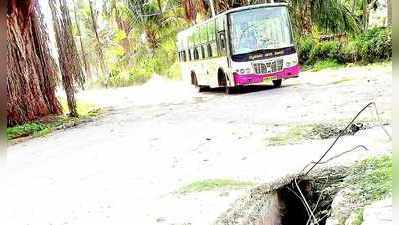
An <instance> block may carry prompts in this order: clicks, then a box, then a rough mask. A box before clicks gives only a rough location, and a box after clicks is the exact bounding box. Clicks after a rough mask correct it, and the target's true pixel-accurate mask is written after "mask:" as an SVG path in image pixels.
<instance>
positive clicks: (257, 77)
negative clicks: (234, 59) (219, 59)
mask: <svg viewBox="0 0 399 225" xmlns="http://www.w3.org/2000/svg"><path fill="white" fill-rule="evenodd" d="M300 72H301V68H300V67H299V65H296V66H293V67H289V68H285V69H283V70H282V71H280V72H277V73H270V74H237V73H234V75H233V76H234V82H235V85H248V84H256V83H263V82H264V81H267V80H279V79H289V78H294V77H298V76H299V73H300Z"/></svg>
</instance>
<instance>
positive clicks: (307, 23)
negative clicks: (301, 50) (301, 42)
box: [301, 0, 312, 35]
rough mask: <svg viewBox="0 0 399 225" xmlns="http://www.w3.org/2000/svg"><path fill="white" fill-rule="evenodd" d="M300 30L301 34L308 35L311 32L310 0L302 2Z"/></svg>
mask: <svg viewBox="0 0 399 225" xmlns="http://www.w3.org/2000/svg"><path fill="white" fill-rule="evenodd" d="M301 14H302V19H303V20H302V29H303V31H302V32H303V34H304V35H308V34H310V33H311V32H312V4H311V0H304V1H303V9H302V12H301Z"/></svg>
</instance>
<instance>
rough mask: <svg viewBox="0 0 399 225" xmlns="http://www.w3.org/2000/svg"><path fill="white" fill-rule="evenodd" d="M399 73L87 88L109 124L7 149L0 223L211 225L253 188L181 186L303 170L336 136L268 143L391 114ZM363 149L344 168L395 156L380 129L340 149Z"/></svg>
mask: <svg viewBox="0 0 399 225" xmlns="http://www.w3.org/2000/svg"><path fill="white" fill-rule="evenodd" d="M391 73H392V71H391V65H383V66H368V67H353V68H345V69H339V70H327V71H321V72H317V73H315V72H305V73H302V76H301V77H300V78H297V79H292V80H288V81H285V82H283V87H282V88H276V89H273V88H271V87H255V88H254V87H252V88H243V89H241V90H238V91H237V93H235V94H232V95H225V94H224V93H223V91H222V90H216V91H212V92H206V93H198V92H197V91H196V90H194V89H193V88H192V87H191V86H189V85H187V84H184V83H181V82H178V81H166V80H163V79H161V78H159V77H157V78H154V79H153V80H151V81H150V82H148V83H147V84H145V85H143V86H140V87H132V88H120V89H112V90H92V91H86V92H84V93H81V94H80V99H81V100H84V101H90V102H94V103H96V104H98V105H101V106H103V107H107V108H110V110H109V111H108V112H107V113H106V114H105V115H104V116H103V117H102V118H100V119H97V120H96V121H94V122H90V123H87V124H84V125H80V126H78V127H76V128H72V129H68V130H65V131H59V132H55V133H53V134H51V135H50V136H48V137H43V138H36V139H32V140H28V141H26V142H23V143H19V144H16V145H13V146H10V147H9V148H8V158H7V165H6V168H4V170H3V172H4V173H3V174H2V175H3V177H4V179H2V184H1V187H0V191H1V193H2V194H3V197H2V200H1V203H0V211H1V214H0V223H1V224H7V225H61V224H74V225H75V224H76V225H89V224H95V225H109V224H118V225H124V224H130V225H131V224H140V225H146V224H148V225H150V224H193V225H194V224H210V223H212V222H213V221H214V220H215V219H216V217H217V216H218V215H220V213H221V212H223V210H225V209H227V208H228V205H229V204H230V203H231V202H233V201H234V200H235V199H236V198H237V197H238V196H239V195H240V194H242V193H243V192H244V191H245V190H236V191H223V192H221V191H209V192H200V193H192V194H186V195H180V194H176V193H175V192H176V190H178V189H179V188H181V187H182V186H184V185H187V184H190V183H191V182H194V181H200V180H204V179H217V178H221V179H234V180H241V181H253V182H258V183H262V182H267V181H270V180H272V179H275V178H277V177H279V176H282V175H284V174H286V173H288V172H295V171H298V170H299V169H300V168H302V167H303V166H304V165H305V164H306V163H307V162H309V161H311V160H314V159H316V158H317V157H318V156H320V154H321V153H322V152H323V151H324V150H325V149H326V147H328V144H329V143H331V140H329V139H327V140H313V141H304V142H302V143H299V144H296V145H282V146H270V145H268V144H267V140H268V138H270V137H271V136H273V135H278V134H279V133H280V132H284V130H285V129H287V127H290V126H292V125H293V124H312V123H325V122H334V121H337V120H344V121H347V120H349V119H350V118H352V117H353V116H354V115H355V114H356V113H357V112H358V111H359V110H360V109H361V108H362V107H363V106H365V105H366V104H367V103H368V102H370V101H375V102H376V103H377V105H378V108H379V111H380V113H381V114H382V117H384V118H390V115H391V109H390V106H391V96H392V90H391V89H392V86H391V83H392V78H391ZM368 116H369V117H372V116H373V114H372V111H370V112H369V113H368ZM388 128H389V126H388ZM360 143H361V144H365V145H367V146H368V147H370V149H372V151H373V152H371V153H370V152H368V153H364V152H354V153H352V154H349V155H347V156H345V157H343V158H342V159H340V162H341V163H343V162H352V161H354V160H356V159H360V158H364V157H366V156H368V155H370V154H377V153H378V154H379V153H380V152H385V151H390V142H389V141H387V139H386V136H384V133H383V132H382V131H381V130H380V129H377V128H376V129H370V130H366V131H364V132H359V133H358V134H357V135H355V136H350V137H345V138H344V139H343V140H342V141H341V142H339V144H338V145H337V147H336V151H337V152H338V151H344V150H347V149H348V148H350V147H352V146H353V145H356V144H360Z"/></svg>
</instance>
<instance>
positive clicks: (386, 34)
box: [297, 28, 392, 68]
mask: <svg viewBox="0 0 399 225" xmlns="http://www.w3.org/2000/svg"><path fill="white" fill-rule="evenodd" d="M297 43H298V53H299V61H300V63H302V64H304V65H307V66H309V65H311V66H314V65H315V64H316V65H317V66H319V67H320V66H322V67H323V68H324V67H326V66H327V65H331V66H333V67H336V66H337V64H344V63H362V64H367V63H374V62H381V61H384V60H389V59H391V58H392V30H391V29H390V28H373V29H370V30H368V31H367V32H365V33H362V34H358V35H355V36H352V37H349V38H348V39H347V40H330V41H320V40H319V38H317V37H316V36H308V37H302V38H299V39H298V41H297ZM322 61H324V62H322Z"/></svg>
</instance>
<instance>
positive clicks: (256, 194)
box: [214, 167, 347, 225]
mask: <svg viewBox="0 0 399 225" xmlns="http://www.w3.org/2000/svg"><path fill="white" fill-rule="evenodd" d="M346 171H347V168H344V167H342V168H333V169H324V170H316V171H313V172H312V173H311V174H309V175H308V176H307V177H302V178H300V177H297V176H289V177H284V178H282V179H280V180H277V181H276V182H273V183H269V184H265V185H261V186H258V187H255V188H254V189H252V190H251V191H250V193H249V194H248V195H245V196H243V197H241V198H240V199H238V200H237V201H236V202H235V203H234V204H233V205H232V207H231V208H230V209H228V210H227V211H226V212H225V213H224V214H222V215H221V216H220V217H219V218H218V220H217V221H216V223H214V224H215V225H252V224H254V225H255V224H256V225H316V224H317V225H325V224H326V221H327V219H328V218H329V217H330V214H331V205H332V202H333V199H334V197H335V196H336V194H337V193H338V191H339V190H340V189H341V184H342V181H343V179H344V178H345V177H346V175H347V172H346Z"/></svg>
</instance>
